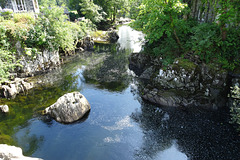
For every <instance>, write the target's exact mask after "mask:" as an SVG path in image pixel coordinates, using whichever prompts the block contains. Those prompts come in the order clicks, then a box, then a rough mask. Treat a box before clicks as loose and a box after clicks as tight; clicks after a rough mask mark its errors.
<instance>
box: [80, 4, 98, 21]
mask: <svg viewBox="0 0 240 160" xmlns="http://www.w3.org/2000/svg"><path fill="white" fill-rule="evenodd" d="M79 6H80V8H81V9H80V11H81V14H83V15H84V16H85V17H86V18H87V19H90V20H91V21H92V22H93V23H97V22H100V21H101V20H102V19H103V17H102V13H101V10H102V8H101V7H100V6H98V5H96V4H94V3H93V1H92V0H82V2H81V3H79Z"/></svg>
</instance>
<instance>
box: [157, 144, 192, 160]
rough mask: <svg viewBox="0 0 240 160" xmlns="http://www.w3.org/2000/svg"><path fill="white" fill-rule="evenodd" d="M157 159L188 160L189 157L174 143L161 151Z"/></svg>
mask: <svg viewBox="0 0 240 160" xmlns="http://www.w3.org/2000/svg"><path fill="white" fill-rule="evenodd" d="M156 159H161V160H188V157H187V156H186V155H185V154H184V153H182V152H180V151H179V150H178V148H177V145H176V144H175V143H174V144H173V145H172V146H171V147H170V148H168V149H166V150H164V151H162V152H160V153H159V154H158V155H157V157H156Z"/></svg>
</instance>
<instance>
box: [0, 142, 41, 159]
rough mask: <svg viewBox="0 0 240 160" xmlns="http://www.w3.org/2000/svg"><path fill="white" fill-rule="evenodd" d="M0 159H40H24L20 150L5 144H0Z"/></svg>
mask: <svg viewBox="0 0 240 160" xmlns="http://www.w3.org/2000/svg"><path fill="white" fill-rule="evenodd" d="M0 159H5V160H11V159H12V160H13V159H14V160H41V159H40V158H31V157H25V156H23V154H22V149H21V148H19V147H15V146H9V145H7V144H0Z"/></svg>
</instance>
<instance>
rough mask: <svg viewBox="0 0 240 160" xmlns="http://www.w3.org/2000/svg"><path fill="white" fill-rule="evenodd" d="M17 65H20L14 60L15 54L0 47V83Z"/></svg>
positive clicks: (6, 78)
mask: <svg viewBox="0 0 240 160" xmlns="http://www.w3.org/2000/svg"><path fill="white" fill-rule="evenodd" d="M17 66H20V65H19V64H18V63H17V62H16V61H15V56H14V55H13V54H12V53H11V52H9V51H6V50H2V49H0V84H1V83H2V82H4V81H6V80H8V78H9V75H10V72H11V71H13V70H14V69H15V68H16V67H17Z"/></svg>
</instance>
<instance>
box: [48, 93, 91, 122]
mask: <svg viewBox="0 0 240 160" xmlns="http://www.w3.org/2000/svg"><path fill="white" fill-rule="evenodd" d="M90 109H91V107H90V104H89V102H88V101H87V99H86V98H85V97H84V96H83V95H82V94H81V93H79V92H72V93H67V94H65V95H63V96H62V97H60V98H59V99H58V100H57V102H56V103H54V104H53V105H51V106H50V107H48V108H46V109H45V113H46V114H49V115H50V116H51V117H53V118H54V119H55V120H56V121H58V122H61V123H72V122H74V121H77V120H79V119H81V118H82V117H83V116H84V115H85V114H86V113H87V112H88V111H90Z"/></svg>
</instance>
